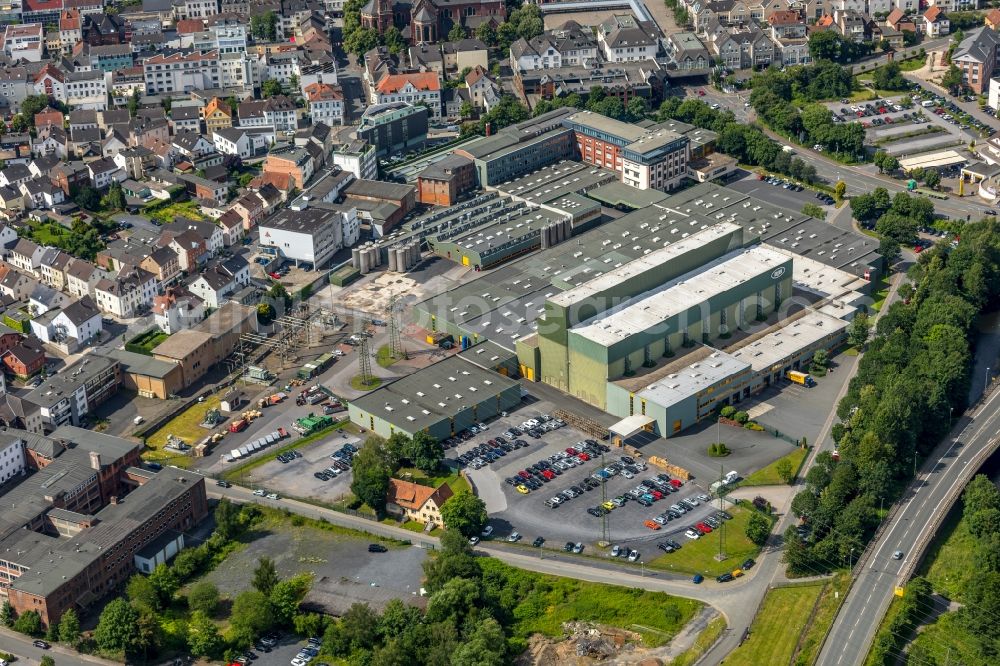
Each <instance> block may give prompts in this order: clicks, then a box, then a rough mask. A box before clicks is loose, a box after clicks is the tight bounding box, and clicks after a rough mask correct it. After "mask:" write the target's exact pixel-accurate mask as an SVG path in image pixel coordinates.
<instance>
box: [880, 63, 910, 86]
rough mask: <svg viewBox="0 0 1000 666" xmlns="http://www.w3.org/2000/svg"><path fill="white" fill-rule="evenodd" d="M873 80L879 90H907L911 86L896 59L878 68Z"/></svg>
mask: <svg viewBox="0 0 1000 666" xmlns="http://www.w3.org/2000/svg"><path fill="white" fill-rule="evenodd" d="M873 82H874V84H875V87H876V88H878V89H879V90H906V89H907V88H908V87H909V82H908V81H907V80H906V79H905V78H903V71H902V69H901V68H900V66H899V63H898V62H895V61H890V62H889V63H888V64H886V65H885V66H883V67H879V68H878V69H876V70H875V73H874V75H873Z"/></svg>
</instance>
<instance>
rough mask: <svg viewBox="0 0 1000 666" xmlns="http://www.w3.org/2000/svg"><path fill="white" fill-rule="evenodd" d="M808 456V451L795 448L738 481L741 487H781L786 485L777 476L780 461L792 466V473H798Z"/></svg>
mask: <svg viewBox="0 0 1000 666" xmlns="http://www.w3.org/2000/svg"><path fill="white" fill-rule="evenodd" d="M808 454H809V450H808V449H803V448H796V449H793V450H792V451H791V453H788V454H786V455H784V456H782V457H781V458H778V459H777V460H775V461H774V462H773V463H771V464H770V465H768V466H767V467H764V468H761V469H759V470H757V471H756V472H754V473H753V474H751V475H750V476H748V477H747V478H745V479H743V480H742V481H740V483H739V485H741V486H782V485H786V484H785V482H784V481H783V480H782V479H781V477H780V476H778V463H779V462H781V461H782V460H787V461H788V462H790V463H791V464H792V471H794V472H796V473H798V471H799V468H800V467H802V463H803V462H805V459H806V456H807V455H808ZM792 478H794V477H792Z"/></svg>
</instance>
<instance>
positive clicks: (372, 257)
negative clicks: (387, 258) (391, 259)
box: [368, 247, 378, 270]
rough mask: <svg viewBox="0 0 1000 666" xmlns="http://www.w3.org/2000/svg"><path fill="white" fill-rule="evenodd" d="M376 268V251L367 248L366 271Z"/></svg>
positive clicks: (372, 248)
mask: <svg viewBox="0 0 1000 666" xmlns="http://www.w3.org/2000/svg"><path fill="white" fill-rule="evenodd" d="M376 266H378V250H376V249H375V248H374V247H370V248H368V269H369V270H375V267H376Z"/></svg>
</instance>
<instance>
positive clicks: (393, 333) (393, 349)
mask: <svg viewBox="0 0 1000 666" xmlns="http://www.w3.org/2000/svg"><path fill="white" fill-rule="evenodd" d="M398 305H399V296H398V295H397V294H393V296H392V298H390V299H389V307H388V311H387V312H386V316H387V318H388V319H389V351H390V353H391V354H392V357H393V358H395V359H400V358H406V352H405V351H404V350H403V341H402V339H401V338H400V332H399V319H398V318H397V314H398Z"/></svg>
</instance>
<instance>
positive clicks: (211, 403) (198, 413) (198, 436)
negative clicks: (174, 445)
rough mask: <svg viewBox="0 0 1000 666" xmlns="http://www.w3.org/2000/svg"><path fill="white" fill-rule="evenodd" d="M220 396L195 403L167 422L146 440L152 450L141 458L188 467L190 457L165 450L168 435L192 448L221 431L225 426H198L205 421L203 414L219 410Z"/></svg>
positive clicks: (212, 396) (223, 441)
mask: <svg viewBox="0 0 1000 666" xmlns="http://www.w3.org/2000/svg"><path fill="white" fill-rule="evenodd" d="M221 396H222V394H221V393H219V394H215V395H210V396H209V397H208V398H206V399H205V402H196V403H194V404H193V405H191V406H190V407H188V408H187V409H185V410H184V411H183V412H181V413H180V414H178V415H177V416H175V417H174V418H172V419H170V420H169V421H167V422H166V424H165V425H163V427H161V428H160V429H159V430H157V431H156V432H154V433H153V434H152V435H149V436H148V437H147V438H146V446H147V447H149V448H150V449H153V450H152V451H146V452H145V453H143V454H142V457H143V458H145V459H146V460H155V461H156V462H159V463H161V464H167V465H177V466H178V467H188V466H189V465H190V464H191V456H187V455H183V454H180V453H175V452H173V451H168V450H167V449H165V448H164V447H165V446H166V445H167V437H168V436H169V435H173V436H175V437H180V438H181V439H183V440H184V442H185V443H186V444H187V445H188V446H194V445H195V444H197V443H198V442H200V441H201V440H202V439H204V438H205V437H208V436H209V435H211V434H212V433H213V432H219V431H221V430H222V429H223V428H224V425H225V424H220V425H217V426H215V427H214V428H202V427H201V426H200V425H199V424H200V423H201V422H202V421H203V420H205V412H207V411H208V410H209V409H218V408H219V403H220V402H222V397H221ZM222 444H225V439H223V440H222Z"/></svg>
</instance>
